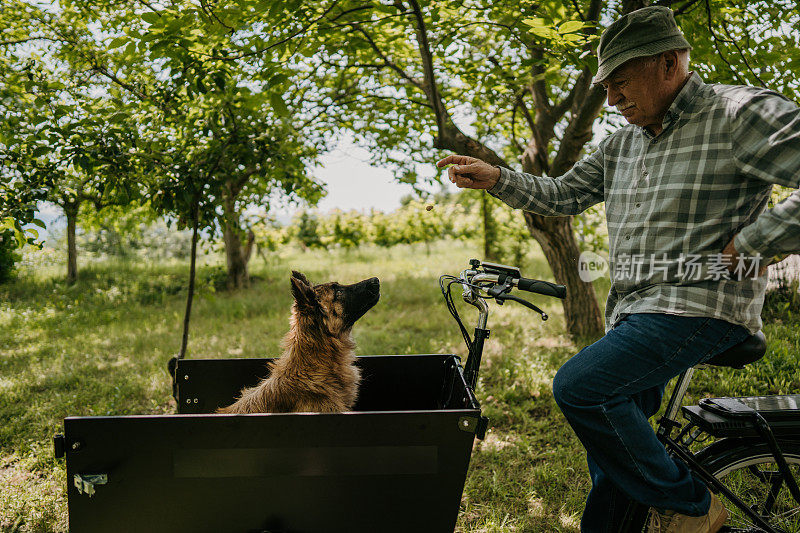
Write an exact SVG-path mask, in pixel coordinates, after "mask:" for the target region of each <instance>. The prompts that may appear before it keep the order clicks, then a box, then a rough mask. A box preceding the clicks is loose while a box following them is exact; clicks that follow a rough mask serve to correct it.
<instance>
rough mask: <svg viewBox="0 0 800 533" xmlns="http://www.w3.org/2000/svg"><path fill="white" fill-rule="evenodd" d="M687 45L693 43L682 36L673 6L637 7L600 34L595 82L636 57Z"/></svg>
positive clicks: (678, 48) (686, 46) (602, 79)
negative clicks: (671, 7) (673, 12)
mask: <svg viewBox="0 0 800 533" xmlns="http://www.w3.org/2000/svg"><path fill="white" fill-rule="evenodd" d="M684 48H689V49H691V48H692V46H691V45H690V44H689V41H687V40H686V39H685V38H684V37H683V34H682V33H681V30H680V28H678V24H677V23H676V22H675V16H674V15H673V14H672V10H671V9H670V8H668V7H664V6H650V7H645V8H642V9H637V10H636V11H632V12H630V13H628V14H627V15H625V16H624V17H621V18H620V19H619V20H617V21H615V22H614V23H613V24H611V26H609V27H608V28H606V29H605V31H604V32H603V34H602V35H601V36H600V44H599V45H598V46H597V59H598V69H597V75H595V77H594V78H593V79H592V83H600V82H602V81H604V80H605V79H606V78H608V77H609V76H610V75H611V73H612V72H614V71H615V70H616V69H617V67H619V66H620V65H622V64H623V63H625V62H626V61H629V60H631V59H633V58H635V57H645V56H652V55H656V54H660V53H661V52H666V51H667V50H682V49H684Z"/></svg>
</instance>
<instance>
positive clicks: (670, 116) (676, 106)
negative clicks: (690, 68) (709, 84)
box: [642, 72, 704, 137]
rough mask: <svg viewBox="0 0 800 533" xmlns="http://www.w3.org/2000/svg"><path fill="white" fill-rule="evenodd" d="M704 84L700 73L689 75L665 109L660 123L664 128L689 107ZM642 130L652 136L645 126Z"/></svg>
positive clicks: (675, 120)
mask: <svg viewBox="0 0 800 533" xmlns="http://www.w3.org/2000/svg"><path fill="white" fill-rule="evenodd" d="M703 85H704V83H703V80H702V79H701V78H700V75H699V74H698V73H697V72H692V73H691V75H690V76H689V79H688V80H687V81H686V83H685V84H684V85H683V87H682V88H681V90H680V91H679V92H678V95H677V96H676V97H675V99H674V100H673V101H672V104H671V105H670V106H669V109H667V112H666V113H665V114H664V120H663V122H662V123H661V127H662V128H663V129H664V130H666V129H667V128H668V127H669V126H671V125H672V124H674V123H675V122H677V121H678V118H680V116H681V114H682V113H683V112H684V111H685V110H686V109H687V108H688V107H689V104H690V103H691V102H692V100H694V97H695V96H696V95H697V93H698V92H700V88H701V87H702V86H703ZM642 131H643V132H644V133H645V134H646V135H647V136H648V137H653V134H651V133H650V132H649V131H648V130H647V129H646V128H642ZM661 133H664V132H663V131H662V132H661Z"/></svg>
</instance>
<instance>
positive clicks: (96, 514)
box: [55, 260, 800, 533]
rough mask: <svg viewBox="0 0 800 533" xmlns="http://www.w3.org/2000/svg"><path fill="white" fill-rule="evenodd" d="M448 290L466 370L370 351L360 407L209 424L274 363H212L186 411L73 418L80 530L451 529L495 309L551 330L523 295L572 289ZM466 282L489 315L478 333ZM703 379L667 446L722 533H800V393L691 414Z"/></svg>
mask: <svg viewBox="0 0 800 533" xmlns="http://www.w3.org/2000/svg"><path fill="white" fill-rule="evenodd" d="M439 282H440V286H441V289H442V293H443V295H444V298H445V301H446V304H447V307H448V310H449V311H450V312H451V314H452V315H453V317H454V318H455V320H456V322H457V323H458V326H459V329H460V330H461V333H462V335H463V336H464V340H465V342H466V344H467V347H468V357H467V360H466V363H465V365H464V366H463V367H462V365H461V361H460V359H459V357H458V356H456V355H452V354H430V355H382V356H362V357H359V358H358V364H359V366H360V367H361V370H362V376H363V380H362V385H361V388H360V392H359V400H358V402H357V404H356V406H355V409H354V411H353V412H349V413H338V414H319V413H299V414H295V413H292V414H278V413H270V414H253V415H215V414H211V413H213V411H214V410H215V409H216V408H217V407H219V406H222V405H227V404H229V403H230V402H232V401H233V399H234V397H235V395H236V394H237V393H238V391H239V390H241V388H242V387H244V386H250V385H253V384H255V383H256V382H257V381H258V380H259V379H261V378H263V377H265V372H266V370H265V369H266V362H267V360H266V359H199V360H173V361H171V365H170V372H171V374H172V375H173V377H174V384H173V385H174V386H173V390H174V395H175V399H176V400H177V402H178V414H176V415H154V416H112V417H68V418H66V419H65V420H64V433H63V434H60V435H57V436H56V437H55V449H56V455H57V456H62V457H63V456H66V463H67V479H68V483H69V487H68V493H67V496H68V507H69V524H70V531H72V532H73V533H79V532H84V531H87V532H107V531H119V532H125V531H152V532H228V531H231V532H234V531H236V532H239V531H241V532H253V533H255V532H258V533H279V532H280V533H289V532H395V531H396V532H401V531H402V532H407V531H414V532H450V531H453V529H454V527H455V523H456V519H457V517H458V510H459V505H460V501H461V494H462V492H463V488H464V482H465V479H466V474H467V468H468V466H469V460H470V455H471V450H472V445H473V442H474V439H475V438H476V437H477V438H479V439H481V438H483V436H484V434H485V431H486V428H487V423H488V420H487V419H486V418H485V417H484V416H482V414H481V407H480V404H479V403H478V401H477V399H476V397H475V393H474V390H475V386H476V383H477V377H478V372H479V369H480V362H481V355H482V352H483V343H484V340H485V339H486V338H487V337H488V336H489V330H488V329H487V319H488V315H489V307H488V303H487V300H491V299H494V300H495V301H496V303H498V304H500V305H502V304H503V303H505V302H506V301H515V302H518V303H520V304H522V305H525V306H526V307H528V308H530V309H532V310H534V311H536V312H538V313H540V315H541V317H542V319H544V320H546V319H547V315H546V314H545V313H544V312H543V311H542V310H541V309H539V308H537V307H536V306H535V305H533V304H531V303H530V302H528V301H526V300H524V299H522V298H520V297H518V296H516V295H514V294H511V292H512V291H513V290H514V289H518V290H524V291H528V292H532V293H538V294H544V295H547V296H553V297H557V298H564V297H565V296H566V288H565V287H564V286H562V285H556V284H552V283H549V282H546V281H539V280H532V279H527V278H524V277H522V276H521V274H520V271H519V269H517V268H515V267H509V266H505V265H497V264H493V263H488V262H484V263H481V262H480V261H478V260H472V261H470V267H469V268H467V269H465V270H464V271H463V272H461V274H460V275H459V276H450V275H444V276H442V277H441V278H440V280H439ZM453 285H456V286H460V287H461V289H462V291H463V299H464V301H465V302H466V303H468V304H470V305H472V306H475V307H476V308H477V310H478V321H477V326H476V327H475V330H474V334H473V336H470V335H469V333H468V331H467V329H466V328H465V326H464V325H463V323H462V321H461V319H460V317H459V314H458V311H457V309H456V306H455V304H454V302H453V299H452V296H451V287H452V286H453ZM765 352H766V342H765V338H764V336H763V334H762V333H760V332H759V333H758V334H756V335H754V336H751V337H750V338H748V339H746V340H745V341H743V342H742V343H740V344H739V345H737V346H734V347H733V348H730V349H729V350H727V351H726V352H724V353H722V354H719V355H717V356H715V357H714V358H713V359H712V360H711V361H708V362H706V363H705V365H701V366H708V365H716V366H728V367H732V368H743V367H744V366H745V365H747V364H750V363H752V362H754V361H757V360H759V359H760V358H761V357H763V356H764V354H765ZM694 371H695V369H689V370H687V371H686V372H685V373H683V374H682V375H681V376H679V377H678V379H677V380H676V384H675V386H674V389H673V392H672V395H671V397H670V400H669V401H668V404H667V407H666V410H665V413H664V415H663V416H662V417H661V419H660V420H659V422H658V425H657V434H658V436H659V438H660V439H661V441H662V442H663V443H664V445H665V446H666V447H667V449H668V450H669V451H670V453H671V454H673V455H674V456H676V457H678V458H680V459H681V460H683V461H684V462H686V464H687V465H688V466H689V468H690V469H691V470H692V471H693V472H694V473H695V475H697V476H699V477H701V478H702V479H703V480H704V481H705V482H706V484H707V485H708V486H709V487H710V489H711V490H712V491H714V492H716V493H718V494H719V495H720V496H721V498H722V499H723V502H724V503H725V505H726V507H727V509H728V511H729V512H730V514H731V518H730V520H729V522H728V523H727V524H726V526H724V527H723V530H722V531H725V532H731V533H733V532H736V533H758V532H767V533H792V532H800V490H798V478H800V395H798V394H795V395H785V396H761V397H740V398H706V399H703V400H701V401H700V402H699V404H698V405H690V406H682V400H683V398H684V395H685V393H686V390H687V387H688V385H689V382H690V380H691V377H692V374H693V372H694ZM679 413H680V414H682V415H683V418H684V419H685V422H681V421H679V416H678V415H679ZM647 511H648V510H647V508H646V507H644V506H642V505H640V504H635V503H634V504H633V505H631V506H630V508H629V510H628V513H627V516H626V522H625V524H624V526H623V527H622V530H621V531H622V532H623V533H639V532H641V531H643V530H644V528H646V524H645V520H646V515H647Z"/></svg>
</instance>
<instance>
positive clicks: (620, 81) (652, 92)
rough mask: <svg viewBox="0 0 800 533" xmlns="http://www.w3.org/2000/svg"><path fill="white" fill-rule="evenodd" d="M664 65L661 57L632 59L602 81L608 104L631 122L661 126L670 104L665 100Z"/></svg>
mask: <svg viewBox="0 0 800 533" xmlns="http://www.w3.org/2000/svg"><path fill="white" fill-rule="evenodd" d="M661 64H662V60H661V57H660V56H656V57H655V58H653V57H645V58H635V59H631V60H630V61H628V62H626V63H624V64H622V65H621V66H620V67H619V68H618V69H616V70H615V71H614V72H613V73H612V74H611V76H609V77H608V78H607V79H606V80H605V81H603V82H602V83H601V85H602V86H603V88H604V89H605V90H606V94H607V96H608V105H609V106H613V107H616V108H617V110H618V111H619V112H620V114H622V116H623V117H625V120H627V121H628V122H629V123H630V124H635V125H637V126H641V127H645V126H655V127H656V129H657V130H660V129H661V121H662V120H663V117H664V113H665V112H666V111H667V109H668V108H669V104H670V102H669V99H668V98H666V99H665V90H664V89H665V85H666V83H665V82H666V80H665V79H663V78H664V75H663V74H662V71H663V69H661V68H659V67H660V66H661Z"/></svg>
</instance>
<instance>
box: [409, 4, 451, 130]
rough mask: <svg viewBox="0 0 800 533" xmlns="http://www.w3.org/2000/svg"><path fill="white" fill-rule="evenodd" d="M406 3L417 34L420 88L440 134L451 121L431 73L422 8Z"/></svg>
mask: <svg viewBox="0 0 800 533" xmlns="http://www.w3.org/2000/svg"><path fill="white" fill-rule="evenodd" d="M408 3H409V5H410V6H411V11H412V12H413V17H414V21H415V27H416V33H417V47H418V49H419V55H420V59H422V71H423V76H424V80H425V81H424V85H423V86H422V87H421V88H422V90H423V91H424V92H425V94H426V95H427V97H428V102H429V103H430V104H431V107H432V108H433V112H434V115H435V117H436V127H437V129H438V131H439V133H441V132H442V131H444V128H445V124H447V123H451V122H452V121H451V120H450V116H449V115H448V113H447V109H446V108H445V106H444V102H442V98H441V96H440V95H439V87H438V85H437V83H436V75H435V73H434V71H433V54H432V53H431V48H430V44H429V42H428V32H427V30H426V28H425V20H424V18H423V17H422V8H420V5H419V3H418V2H417V0H408Z"/></svg>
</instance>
